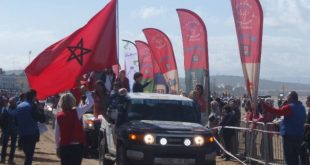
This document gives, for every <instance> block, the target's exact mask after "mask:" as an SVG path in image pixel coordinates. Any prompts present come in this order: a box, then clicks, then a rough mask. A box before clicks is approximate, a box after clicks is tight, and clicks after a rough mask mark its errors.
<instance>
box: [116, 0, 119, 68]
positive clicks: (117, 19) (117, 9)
mask: <svg viewBox="0 0 310 165" xmlns="http://www.w3.org/2000/svg"><path fill="white" fill-rule="evenodd" d="M116 39H117V41H116V45H117V62H118V64H119V7H118V0H116Z"/></svg>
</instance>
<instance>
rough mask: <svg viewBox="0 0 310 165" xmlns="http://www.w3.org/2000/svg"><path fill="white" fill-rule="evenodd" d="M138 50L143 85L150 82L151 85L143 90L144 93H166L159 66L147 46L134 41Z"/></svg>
mask: <svg viewBox="0 0 310 165" xmlns="http://www.w3.org/2000/svg"><path fill="white" fill-rule="evenodd" d="M136 46H137V49H138V56H139V65H140V70H141V73H142V74H143V78H144V80H143V81H144V83H146V82H149V81H152V83H151V84H150V85H149V86H148V87H147V88H144V91H145V92H154V90H155V92H156V93H166V91H167V89H166V83H165V79H164V77H163V74H162V73H161V71H160V69H159V66H158V64H157V62H156V61H155V60H153V56H152V53H151V49H150V47H149V45H148V44H147V43H145V42H143V41H136Z"/></svg>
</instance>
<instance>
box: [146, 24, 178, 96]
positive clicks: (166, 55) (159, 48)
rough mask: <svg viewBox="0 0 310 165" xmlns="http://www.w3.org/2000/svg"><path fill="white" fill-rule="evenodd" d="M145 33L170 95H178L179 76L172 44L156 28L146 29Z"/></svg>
mask: <svg viewBox="0 0 310 165" xmlns="http://www.w3.org/2000/svg"><path fill="white" fill-rule="evenodd" d="M143 32H144V35H145V36H146V39H147V41H148V43H149V46H150V49H151V52H152V55H153V59H154V60H155V61H156V62H157V64H158V66H159V69H160V71H161V72H162V73H163V76H164V78H165V81H166V84H167V85H168V89H169V93H172V94H177V93H178V92H179V75H178V69H177V65H176V62H175V57H174V52H173V48H172V44H171V42H170V40H169V38H168V36H167V35H166V34H165V33H163V32H161V31H160V30H158V29H154V28H148V29H144V30H143Z"/></svg>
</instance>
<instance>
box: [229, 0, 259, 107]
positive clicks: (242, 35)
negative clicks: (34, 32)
mask: <svg viewBox="0 0 310 165" xmlns="http://www.w3.org/2000/svg"><path fill="white" fill-rule="evenodd" d="M231 4H232V10H233V14H234V19H235V25H236V31H237V35H238V42H239V51H240V57H241V63H242V69H243V74H244V78H245V82H246V88H247V91H248V94H249V96H250V98H251V101H252V102H253V103H254V105H256V102H257V101H256V100H257V99H256V98H257V95H258V84H259V73H260V62H261V49H262V35H263V10H262V7H261V5H260V2H259V0H231ZM255 107H256V106H255Z"/></svg>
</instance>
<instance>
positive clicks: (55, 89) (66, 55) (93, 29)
mask: <svg viewBox="0 0 310 165" xmlns="http://www.w3.org/2000/svg"><path fill="white" fill-rule="evenodd" d="M114 64H117V45H116V0H112V1H111V2H109V3H108V4H107V5H106V6H105V7H104V8H103V9H102V10H101V11H100V12H99V13H98V14H96V15H95V16H94V17H93V18H92V19H91V20H90V21H89V22H88V23H87V24H86V25H85V26H84V27H82V28H80V29H79V30H77V31H75V32H74V33H73V34H71V35H70V36H68V37H66V38H64V39H62V40H61V41H58V42H57V43H55V44H53V45H51V46H50V47H48V48H47V49H45V50H44V51H43V52H42V53H41V54H39V56H38V57H36V58H35V59H34V60H33V61H32V63H31V64H30V65H29V66H28V67H27V68H26V69H25V73H26V75H27V77H28V81H29V84H30V87H31V88H33V89H35V90H36V91H37V94H38V99H44V98H46V97H48V96H51V95H55V94H58V93H60V92H63V91H66V90H69V89H71V88H74V87H75V86H76V85H77V80H78V79H79V77H81V76H82V75H83V74H85V73H88V72H90V71H96V70H102V69H104V68H106V67H109V66H112V65H114Z"/></svg>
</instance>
